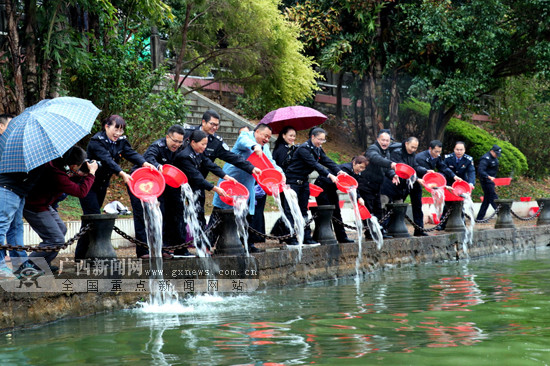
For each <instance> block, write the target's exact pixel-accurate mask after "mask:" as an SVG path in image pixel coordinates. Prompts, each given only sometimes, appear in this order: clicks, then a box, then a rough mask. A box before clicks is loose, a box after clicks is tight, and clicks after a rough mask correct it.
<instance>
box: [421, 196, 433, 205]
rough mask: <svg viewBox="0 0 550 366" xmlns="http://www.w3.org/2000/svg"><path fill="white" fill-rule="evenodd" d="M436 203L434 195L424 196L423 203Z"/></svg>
mask: <svg viewBox="0 0 550 366" xmlns="http://www.w3.org/2000/svg"><path fill="white" fill-rule="evenodd" d="M433 203H434V199H433V197H422V204H423V205H424V204H428V205H433Z"/></svg>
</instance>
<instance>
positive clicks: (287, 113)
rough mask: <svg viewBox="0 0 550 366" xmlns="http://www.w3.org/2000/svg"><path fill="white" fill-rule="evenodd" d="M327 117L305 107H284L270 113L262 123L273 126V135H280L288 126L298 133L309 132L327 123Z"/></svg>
mask: <svg viewBox="0 0 550 366" xmlns="http://www.w3.org/2000/svg"><path fill="white" fill-rule="evenodd" d="M326 119H327V116H325V115H324V114H323V113H321V112H318V111H316V110H315V109H313V108H309V107H303V106H299V105H297V106H292V107H283V108H279V109H276V110H274V111H271V112H269V113H268V114H266V115H265V117H264V118H262V120H261V121H260V123H265V124H268V125H269V126H271V128H272V129H273V133H280V132H281V130H282V129H283V128H284V127H286V126H292V127H294V128H295V129H296V130H297V131H301V130H307V129H308V128H311V127H313V126H318V125H320V124H321V123H323V122H325V120H326Z"/></svg>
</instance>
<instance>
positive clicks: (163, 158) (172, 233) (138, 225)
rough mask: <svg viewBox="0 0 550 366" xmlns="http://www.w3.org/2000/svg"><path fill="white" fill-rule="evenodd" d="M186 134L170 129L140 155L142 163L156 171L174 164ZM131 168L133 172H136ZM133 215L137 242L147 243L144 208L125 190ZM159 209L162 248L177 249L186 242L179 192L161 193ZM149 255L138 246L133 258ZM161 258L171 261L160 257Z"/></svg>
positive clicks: (177, 128) (179, 128)
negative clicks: (174, 247)
mask: <svg viewBox="0 0 550 366" xmlns="http://www.w3.org/2000/svg"><path fill="white" fill-rule="evenodd" d="M184 135H185V131H184V129H183V127H182V126H180V125H173V126H171V127H170V128H169V129H168V131H166V136H165V137H162V138H160V139H158V140H156V141H155V142H153V143H152V144H151V145H150V146H149V147H148V148H147V151H145V154H143V157H144V158H145V160H146V161H147V162H149V163H151V164H153V165H154V166H155V167H156V168H157V169H158V170H161V169H162V166H163V165H164V164H171V165H172V164H173V162H174V159H175V157H176V154H177V153H178V152H179V151H181V150H182V145H183V138H184ZM138 168H139V166H134V168H133V169H132V171H135V170H136V169H138ZM128 194H129V195H130V201H131V203H132V211H133V213H134V231H135V236H136V239H138V240H141V241H143V242H147V234H146V231H145V220H144V218H143V206H142V204H141V200H140V199H139V198H137V197H136V196H134V194H133V193H132V192H131V191H130V190H128ZM159 202H160V209H161V211H162V216H163V220H162V226H163V230H162V238H163V242H164V244H165V245H178V244H181V243H183V242H184V241H185V227H184V226H185V223H184V222H183V200H182V199H181V188H180V187H177V188H173V187H170V186H169V185H166V187H165V188H164V192H163V193H162V195H161V196H160V197H159ZM148 254H149V251H148V250H147V248H144V247H142V246H139V245H137V246H136V255H137V256H138V257H139V258H147V257H148ZM175 254H178V255H187V254H188V251H187V249H186V248H184V249H181V250H177V251H176V253H175ZM163 257H164V258H168V257H170V255H169V254H167V253H163Z"/></svg>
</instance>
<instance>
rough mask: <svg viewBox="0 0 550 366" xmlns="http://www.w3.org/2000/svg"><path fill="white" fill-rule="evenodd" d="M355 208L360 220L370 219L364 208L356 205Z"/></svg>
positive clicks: (366, 209) (358, 204)
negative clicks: (357, 210) (357, 209)
mask: <svg viewBox="0 0 550 366" xmlns="http://www.w3.org/2000/svg"><path fill="white" fill-rule="evenodd" d="M357 207H358V208H359V216H361V220H366V219H370V218H371V217H372V216H371V214H370V212H369V209H368V208H367V207H366V206H364V205H362V204H360V203H357Z"/></svg>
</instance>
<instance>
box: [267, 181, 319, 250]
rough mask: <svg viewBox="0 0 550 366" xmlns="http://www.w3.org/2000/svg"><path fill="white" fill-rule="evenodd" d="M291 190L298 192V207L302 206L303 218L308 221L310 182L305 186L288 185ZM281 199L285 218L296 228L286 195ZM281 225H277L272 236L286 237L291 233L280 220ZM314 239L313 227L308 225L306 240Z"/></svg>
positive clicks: (289, 240)
mask: <svg viewBox="0 0 550 366" xmlns="http://www.w3.org/2000/svg"><path fill="white" fill-rule="evenodd" d="M287 184H288V185H289V186H290V188H291V189H292V190H293V191H294V192H296V196H297V198H298V206H300V212H301V213H302V217H303V218H304V221H307V202H308V201H309V182H307V181H305V182H304V184H297V183H287ZM281 196H282V197H281V199H282V203H283V211H284V214H285V216H286V217H287V219H288V221H289V222H290V225H291V226H294V217H293V216H292V212H291V211H290V206H289V205H288V202H287V200H286V197H284V193H281ZM278 222H280V224H276V226H277V228H274V230H273V231H272V234H274V235H286V234H288V233H289V232H290V231H289V230H288V228H287V227H286V226H285V225H284V223H283V222H282V220H279V221H278ZM308 239H312V238H311V227H310V226H309V225H306V227H305V228H304V240H308ZM294 240H296V239H288V240H286V242H287V243H288V242H291V241H294Z"/></svg>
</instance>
